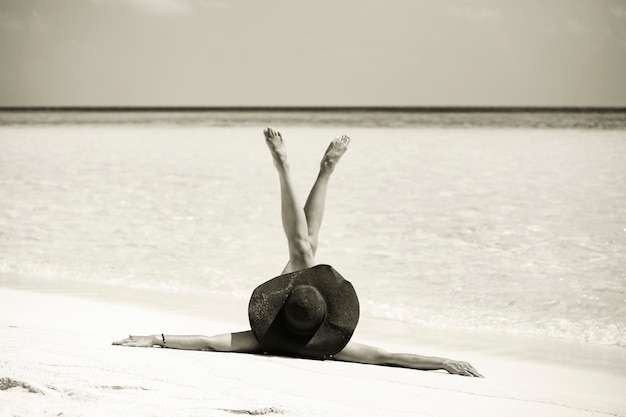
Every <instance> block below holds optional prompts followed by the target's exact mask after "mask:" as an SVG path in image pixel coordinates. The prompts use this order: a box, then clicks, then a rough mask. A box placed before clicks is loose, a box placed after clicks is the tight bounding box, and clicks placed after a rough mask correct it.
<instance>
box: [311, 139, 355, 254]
mask: <svg viewBox="0 0 626 417" xmlns="http://www.w3.org/2000/svg"><path fill="white" fill-rule="evenodd" d="M349 143H350V138H349V137H348V136H345V135H344V136H342V137H340V138H336V139H333V141H332V142H330V145H329V146H328V149H326V152H325V153H324V156H323V157H322V162H321V163H320V172H319V175H318V176H317V179H316V180H315V184H313V188H311V192H310V193H309V197H308V198H307V200H306V204H305V205H304V214H305V216H306V222H307V227H308V234H309V241H310V242H311V248H312V250H313V255H315V253H316V251H317V242H318V238H319V232H320V228H321V226H322V220H323V218H324V207H325V205H326V190H327V189H328V180H329V179H330V174H332V173H333V171H334V170H335V166H336V165H337V162H339V159H340V158H341V157H342V156H343V154H344V153H345V152H346V150H347V149H348V144H349Z"/></svg>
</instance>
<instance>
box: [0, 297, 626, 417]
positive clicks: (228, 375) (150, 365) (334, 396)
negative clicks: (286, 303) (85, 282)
mask: <svg viewBox="0 0 626 417" xmlns="http://www.w3.org/2000/svg"><path fill="white" fill-rule="evenodd" d="M0 300H1V302H0V340H1V341H2V343H0V416H2V417H4V416H46V415H49V416H117V415H120V416H121V415H125V416H129V415H130V416H162V415H167V416H233V415H285V416H481V417H485V416H551V417H553V416H589V417H590V416H620V415H626V399H625V398H624V395H623V388H624V387H625V386H626V376H625V375H624V374H623V373H622V372H621V371H618V372H607V370H606V369H596V368H595V367H594V366H593V360H591V361H590V362H591V363H587V364H585V363H584V361H581V362H579V363H576V362H570V363H569V364H568V362H567V361H566V360H561V361H553V360H550V359H549V358H546V357H542V356H541V355H539V357H536V355H532V354H527V355H524V354H521V353H523V350H524V349H523V348H520V351H519V352H513V353H511V352H504V351H501V350H500V351H498V349H496V348H494V349H485V348H482V349H475V350H474V351H466V352H463V354H462V356H461V357H459V358H458V359H464V360H468V361H470V362H471V363H472V364H474V365H475V366H476V368H478V369H479V370H480V371H481V372H482V373H484V374H485V375H486V378H484V379H478V378H467V377H461V376H456V375H448V374H447V373H445V372H423V371H415V370H408V369H399V368H389V367H378V366H370V365H360V364H351V363H342V362H334V361H325V362H323V361H311V360H302V359H293V358H283V357H275V356H269V355H247V354H234V353H215V352H195V351H180V350H173V349H159V348H126V347H120V346H112V345H111V342H112V341H114V340H119V339H122V338H124V337H126V336H127V334H128V332H129V331H131V332H133V333H136V334H153V333H155V332H156V331H155V329H156V328H158V329H159V330H158V331H163V332H165V333H173V334H176V333H178V334H215V333H221V332H227V331H233V330H243V328H242V326H245V323H239V324H241V326H240V327H238V328H233V323H232V322H225V321H210V320H204V319H198V318H191V317H188V316H184V315H180V314H174V313H172V312H163V311H156V310H155V309H150V308H146V307H138V306H132V305H128V304H122V303H109V302H104V301H97V300H93V299H85V298H79V297H73V296H66V295H60V294H50V293H39V292H34V291H26V290H22V289H11V288H0ZM235 324H237V323H235ZM365 328H366V329H367V328H368V327H367V325H366V326H365ZM369 329H370V330H368V331H366V332H364V333H362V334H361V336H364V337H365V338H366V339H367V340H365V341H366V342H368V343H377V344H378V345H380V346H382V347H387V348H389V349H393V350H397V349H402V350H405V351H413V352H416V353H421V354H437V353H440V352H436V351H434V347H433V351H428V352H424V351H416V349H415V347H411V346H403V345H402V344H401V343H400V344H398V343H395V344H393V345H392V344H390V342H389V340H375V339H376V333H375V332H374V331H372V330H371V329H372V327H371V326H370V328H369ZM360 341H363V340H360ZM432 346H433V345H431V347H432ZM483 346H485V344H483ZM429 349H430V348H429ZM445 353H450V354H456V356H459V354H460V353H461V352H458V351H457V352H455V351H454V350H453V349H451V350H449V351H447V352H445ZM526 353H528V352H526ZM531 353H532V352H531ZM617 358H618V359H619V354H618V356H617Z"/></svg>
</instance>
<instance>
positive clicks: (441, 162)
mask: <svg viewBox="0 0 626 417" xmlns="http://www.w3.org/2000/svg"><path fill="white" fill-rule="evenodd" d="M574 116H576V115H571V114H567V115H565V116H563V115H560V114H554V113H551V114H547V115H546V114H517V115H516V114H504V115H500V116H498V115H493V114H487V115H474V118H473V117H472V115H471V114H453V115H445V114H444V115H442V114H435V115H430V116H429V115H424V114H422V115H419V116H411V115H405V114H401V115H397V114H395V115H394V114H391V115H385V114H376V115H371V114H369V115H368V114H366V113H363V114H359V113H351V114H350V115H348V116H346V115H341V114H332V113H330V114H327V113H323V114H317V115H307V114H306V113H293V114H292V113H280V114H277V113H271V112H270V113H258V112H257V113H249V114H246V113H220V114H218V115H215V114H211V115H207V114H195V113H193V114H190V113H184V114H178V115H177V114H176V113H154V114H153V113H141V114H138V115H137V114H129V113H114V114H108V113H102V114H101V113H95V112H90V113H87V114H84V113H56V112H54V113H36V114H23V113H3V114H0V122H1V123H2V126H0V149H1V150H2V152H0V284H2V285H9V286H15V285H22V286H30V287H34V288H37V287H42V288H43V287H51V286H59V287H63V286H72V285H74V286H81V285H84V286H85V287H87V286H89V288H102V289H103V290H104V289H106V291H109V292H113V293H115V292H119V293H120V294H122V293H124V292H125V291H127V290H137V291H148V290H150V291H165V292H167V293H168V294H172V295H174V297H173V298H176V296H180V297H184V296H185V295H191V294H192V295H196V296H201V297H206V299H207V300H211V299H217V298H219V299H222V300H227V301H228V300H233V302H234V303H245V301H246V300H247V298H248V297H249V295H250V293H251V292H252V290H253V289H254V288H255V287H256V286H257V285H258V284H260V283H261V282H262V281H264V280H266V279H269V278H271V277H273V276H276V275H278V273H279V272H280V271H281V270H282V268H283V266H284V264H285V262H286V260H287V259H286V256H287V250H286V244H285V239H284V236H283V233H282V228H281V223H280V205H279V203H280V202H279V188H278V179H277V175H276V172H275V169H274V167H273V165H272V162H271V157H270V155H269V153H268V151H267V149H266V147H265V143H264V139H263V135H262V131H261V130H262V128H263V127H264V126H265V125H267V124H271V125H272V126H274V127H276V128H278V129H279V130H281V132H282V133H283V137H284V138H285V141H286V144H287V149H288V153H289V158H290V160H291V166H292V171H293V174H294V179H295V183H296V188H297V190H298V191H299V198H300V201H301V202H304V201H305V198H306V196H307V193H308V190H309V188H310V186H311V184H312V182H313V181H314V179H315V176H316V174H317V169H318V166H319V161H320V158H321V156H322V154H323V151H324V150H325V149H326V147H327V145H328V142H329V141H330V140H331V139H332V138H333V137H336V136H339V135H341V134H348V135H349V136H351V137H352V139H353V140H352V143H351V145H350V149H349V150H348V152H347V153H346V155H345V156H344V158H343V159H342V161H341V162H340V165H339V166H338V168H337V170H336V171H335V174H334V178H333V179H332V180H331V184H330V188H329V193H328V199H327V208H326V214H325V219H324V225H323V227H322V232H321V236H320V246H319V250H318V256H317V260H318V262H322V263H329V264H332V265H333V266H334V267H335V268H336V269H337V270H338V271H340V272H341V273H342V274H343V275H344V276H345V277H346V278H347V279H349V280H350V281H351V282H352V283H353V284H354V286H355V287H356V289H357V291H358V293H359V297H360V300H361V307H362V315H363V316H365V317H371V318H378V319H385V320H391V321H394V322H399V323H413V324H419V325H422V326H428V327H432V328H437V329H466V330H481V331H489V332H495V333H506V334H515V335H531V336H541V337H544V336H549V337H554V338H560V339H565V340H574V341H582V342H588V343H593V344H605V345H615V346H621V347H626V120H625V117H624V114H623V113H621V114H620V113H617V114H613V113H610V114H608V115H607V114H599V115H598V114H595V115H594V114H591V115H589V114H583V115H578V116H580V117H578V118H577V117H574ZM429 117H430V118H429ZM476 119H480V120H479V121H476ZM372 120H374V121H372ZM468 121H469V122H468ZM207 311H210V309H208V310H207Z"/></svg>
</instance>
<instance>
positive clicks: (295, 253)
mask: <svg viewBox="0 0 626 417" xmlns="http://www.w3.org/2000/svg"><path fill="white" fill-rule="evenodd" d="M263 133H264V134H265V142H266V143H267V146H268V148H269V149H270V152H271V154H272V157H273V159H274V165H275V166H276V170H277V171H278V177H279V179H280V201H281V217H282V222H283V230H284V231H285V236H286V237H287V245H288V246H289V262H288V263H287V266H286V267H285V269H284V270H283V273H287V272H292V271H297V270H300V269H304V268H309V267H311V266H314V265H315V259H314V256H313V250H312V247H311V242H310V240H309V231H308V226H307V221H306V216H305V214H304V210H302V208H300V206H299V205H298V202H297V200H296V196H295V192H294V189H293V183H292V181H291V174H290V171H289V164H288V162H287V150H286V148H285V144H284V142H283V138H282V136H281V135H280V133H279V132H276V131H275V130H273V129H270V128H267V129H265V130H264V131H263Z"/></svg>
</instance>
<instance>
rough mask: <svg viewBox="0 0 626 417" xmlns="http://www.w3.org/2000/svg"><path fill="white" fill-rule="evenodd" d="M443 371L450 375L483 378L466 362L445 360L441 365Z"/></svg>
mask: <svg viewBox="0 0 626 417" xmlns="http://www.w3.org/2000/svg"><path fill="white" fill-rule="evenodd" d="M443 369H445V370H446V371H448V372H449V373H451V374H455V375H463V376H475V377H477V378H484V376H482V375H481V374H480V373H479V372H478V371H477V370H476V369H474V367H473V366H472V365H470V364H469V363H467V362H462V361H455V360H452V359H447V360H446V361H445V362H444V364H443Z"/></svg>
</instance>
